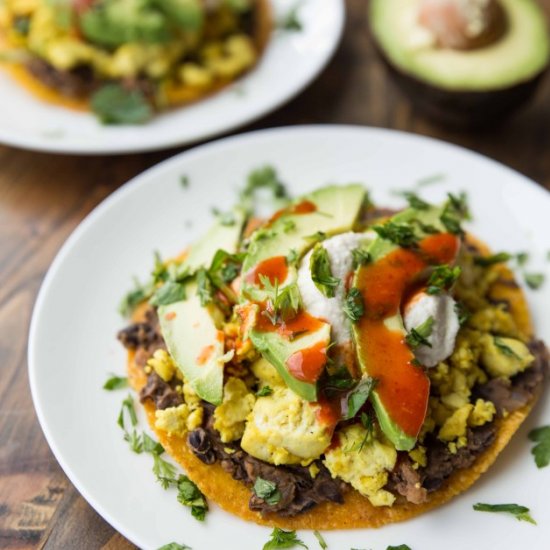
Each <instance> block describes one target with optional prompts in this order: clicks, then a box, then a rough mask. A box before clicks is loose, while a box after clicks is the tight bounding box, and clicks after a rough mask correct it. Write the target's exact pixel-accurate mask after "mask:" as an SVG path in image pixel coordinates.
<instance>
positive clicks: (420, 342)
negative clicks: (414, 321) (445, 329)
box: [405, 316, 434, 349]
mask: <svg viewBox="0 0 550 550" xmlns="http://www.w3.org/2000/svg"><path fill="white" fill-rule="evenodd" d="M433 324H434V318H433V317H432V316H430V317H428V318H427V319H426V320H425V321H424V322H423V323H422V324H420V325H418V326H417V327H416V328H413V329H411V330H410V332H409V333H408V334H407V336H405V341H406V342H407V344H409V346H410V347H411V349H416V348H417V347H419V346H428V347H429V348H431V347H432V345H431V344H430V342H429V340H428V338H429V337H430V335H431V334H432V329H433Z"/></svg>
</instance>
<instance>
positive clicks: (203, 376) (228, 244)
mask: <svg viewBox="0 0 550 550" xmlns="http://www.w3.org/2000/svg"><path fill="white" fill-rule="evenodd" d="M245 219H246V215H245V213H244V211H243V210H242V209H240V208H236V209H234V210H233V212H232V217H231V219H230V223H228V220H227V219H226V218H224V219H218V220H217V221H216V222H215V223H214V225H213V226H212V227H211V228H210V230H209V231H208V232H207V233H206V235H204V236H203V237H202V238H201V239H199V240H198V241H197V242H196V243H195V244H194V245H193V246H192V247H191V250H190V252H189V254H188V256H187V258H186V259H185V260H184V262H183V263H182V265H181V266H180V270H181V272H182V273H188V274H190V275H192V274H193V273H195V272H196V271H197V270H198V269H200V268H201V267H208V266H209V265H210V264H211V263H212V260H213V258H214V255H215V254H216V252H217V251H218V250H220V249H222V250H225V251H226V252H228V253H230V254H234V253H236V252H237V250H238V247H239V243H240V239H241V233H242V228H243V224H244V222H245ZM185 294H186V297H185V299H184V300H180V301H178V302H174V303H172V304H168V305H163V306H160V307H159V308H158V316H159V322H160V327H161V332H162V336H163V337H164V340H165V342H166V346H167V348H168V352H169V353H170V355H171V357H172V359H173V360H174V362H175V363H176V365H177V367H178V368H179V369H180V371H181V372H182V373H183V375H184V376H185V378H186V379H187V380H188V381H189V383H190V384H191V387H192V388H193V389H194V390H195V391H196V392H197V394H198V395H199V397H201V398H202V399H204V400H205V401H208V402H209V403H212V404H214V405H219V404H220V403H221V401H222V395H223V360H222V356H223V354H224V341H223V337H221V338H220V332H219V330H218V326H219V325H220V323H221V320H222V318H223V316H222V314H221V312H220V310H219V309H218V308H217V307H216V306H214V305H212V304H210V305H208V306H206V307H204V306H202V305H201V302H200V298H199V296H198V295H197V284H196V282H195V281H194V280H192V281H191V282H189V283H187V284H186V285H185Z"/></svg>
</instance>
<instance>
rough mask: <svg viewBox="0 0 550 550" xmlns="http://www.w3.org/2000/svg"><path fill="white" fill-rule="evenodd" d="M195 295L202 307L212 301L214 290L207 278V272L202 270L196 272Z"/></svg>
mask: <svg viewBox="0 0 550 550" xmlns="http://www.w3.org/2000/svg"><path fill="white" fill-rule="evenodd" d="M197 295H198V297H199V300H200V302H201V306H202V307H204V306H206V305H208V304H209V303H210V302H212V301H213V299H214V288H213V285H212V281H211V280H210V277H209V276H208V272H207V271H206V269H204V268H201V269H199V270H198V271H197Z"/></svg>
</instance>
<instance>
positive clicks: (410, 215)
mask: <svg viewBox="0 0 550 550" xmlns="http://www.w3.org/2000/svg"><path fill="white" fill-rule="evenodd" d="M443 209H444V207H430V208H427V209H425V210H418V209H415V208H408V209H407V210H404V211H403V212H400V213H399V214H396V215H395V216H393V217H392V218H391V219H390V220H391V221H392V222H396V223H408V222H410V221H411V220H413V219H417V220H419V221H420V222H422V223H423V224H425V225H430V226H433V227H434V228H435V229H437V230H438V231H440V232H446V229H445V226H444V225H443V224H442V223H441V221H440V216H441V214H442V213H443ZM413 227H414V228H415V233H416V234H417V236H418V237H420V238H422V237H425V236H426V234H425V233H423V232H422V231H421V230H420V229H418V226H417V224H415V225H414V226H413ZM398 248H399V247H398V246H397V245H396V244H394V243H393V242H391V241H389V240H386V239H383V238H382V237H380V236H377V237H376V238H375V239H374V240H373V241H372V243H371V244H370V245H369V246H368V247H367V251H368V252H369V254H370V256H371V263H372V262H377V261H379V260H381V259H382V258H384V257H385V256H387V255H388V254H390V253H391V252H393V251H394V250H397V249H398ZM363 269H366V267H364V266H361V267H359V269H358V270H357V271H356V273H355V276H354V279H353V284H354V286H356V285H357V283H358V281H359V280H360V278H361V272H362V270H363ZM384 324H385V325H386V326H388V327H391V330H392V331H396V332H400V333H401V334H402V335H403V337H405V336H406V334H407V331H406V330H405V326H404V323H403V318H402V316H401V312H400V311H399V310H398V311H397V313H396V314H395V315H394V316H392V317H388V318H386V319H385V320H384ZM352 329H353V336H354V340H355V343H356V350H357V358H358V361H359V365H360V367H361V370H362V371H363V372H364V373H365V374H367V375H369V372H368V367H367V365H366V363H365V357H364V355H363V353H362V350H361V344H360V342H361V340H362V338H364V337H367V338H368V335H366V336H365V335H364V334H361V332H360V324H359V323H354V324H353V327H352ZM370 400H371V402H372V404H373V407H374V410H375V413H376V417H377V419H378V422H379V424H380V428H381V429H382V431H383V432H384V434H385V435H386V437H387V438H388V439H389V440H390V441H391V442H392V443H393V444H394V446H395V448H396V449H397V450H398V451H409V450H411V449H412V448H413V447H414V446H415V444H416V437H413V436H410V435H408V434H406V433H405V432H404V431H403V430H402V429H401V428H400V426H399V425H398V424H397V423H396V422H394V420H393V419H392V417H391V414H390V413H389V411H388V410H387V408H386V407H385V406H384V403H383V400H382V398H381V397H380V394H379V392H378V391H377V390H376V387H375V388H374V389H373V390H372V392H371V398H370Z"/></svg>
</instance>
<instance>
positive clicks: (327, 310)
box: [297, 232, 371, 344]
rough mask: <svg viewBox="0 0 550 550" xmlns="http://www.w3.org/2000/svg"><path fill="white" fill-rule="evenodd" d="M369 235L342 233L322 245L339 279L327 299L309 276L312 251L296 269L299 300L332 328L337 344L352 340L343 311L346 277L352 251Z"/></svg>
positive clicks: (350, 268) (351, 267) (307, 309)
mask: <svg viewBox="0 0 550 550" xmlns="http://www.w3.org/2000/svg"><path fill="white" fill-rule="evenodd" d="M370 238H371V236H370V235H369V234H366V233H353V232H348V233H342V234H340V235H336V236H334V237H331V238H329V239H326V240H325V241H323V242H322V243H321V244H322V246H323V248H324V249H325V250H326V251H327V253H328V257H329V262H330V269H331V272H332V276H333V277H336V278H338V279H340V284H339V285H338V287H337V289H336V292H335V296H334V298H327V297H326V296H325V295H324V294H323V293H322V292H321V291H320V290H319V289H318V288H317V287H316V286H315V283H314V282H313V280H312V278H311V271H310V266H309V263H310V259H311V254H312V251H309V252H308V253H307V254H306V255H305V256H304V258H303V259H302V262H301V264H300V268H299V269H298V281H297V282H298V288H299V290H300V294H301V296H302V302H303V304H304V308H305V309H306V311H307V312H308V313H309V314H310V315H313V316H314V317H317V318H318V319H324V320H325V321H327V322H328V323H329V324H330V325H331V327H332V338H333V340H334V341H335V342H336V343H337V344H344V343H346V342H349V341H350V340H351V325H350V321H349V319H348V318H347V317H346V314H345V313H344V311H343V309H342V308H343V303H344V298H345V294H346V288H345V284H346V279H347V277H348V276H349V274H350V273H351V272H352V270H353V255H352V251H353V250H355V249H356V248H359V247H360V246H361V245H362V244H363V243H366V242H367V241H368V240H369V239H370Z"/></svg>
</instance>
